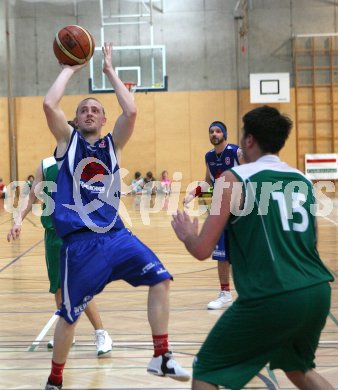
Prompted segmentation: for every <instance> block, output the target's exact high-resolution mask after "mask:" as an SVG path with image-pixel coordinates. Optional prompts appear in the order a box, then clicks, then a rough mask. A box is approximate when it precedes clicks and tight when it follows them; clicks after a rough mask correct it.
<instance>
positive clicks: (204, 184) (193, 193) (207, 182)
mask: <svg viewBox="0 0 338 390" xmlns="http://www.w3.org/2000/svg"><path fill="white" fill-rule="evenodd" d="M211 184H212V181H211V177H210V172H209V169H208V166H206V172H205V179H204V182H202V183H200V185H198V186H197V187H196V188H194V189H193V190H192V191H190V192H189V194H188V195H186V196H185V198H184V199H183V205H184V207H189V203H190V202H191V201H192V200H193V199H195V198H196V196H199V194H201V193H202V192H207V191H208V189H209V188H210V186H211Z"/></svg>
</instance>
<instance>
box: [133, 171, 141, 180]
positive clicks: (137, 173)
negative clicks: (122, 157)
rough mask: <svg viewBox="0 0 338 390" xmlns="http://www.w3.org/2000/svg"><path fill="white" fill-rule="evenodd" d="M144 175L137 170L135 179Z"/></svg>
mask: <svg viewBox="0 0 338 390" xmlns="http://www.w3.org/2000/svg"><path fill="white" fill-rule="evenodd" d="M141 176H142V175H141V172H139V171H136V172H135V175H134V177H135V179H138V178H139V177H141Z"/></svg>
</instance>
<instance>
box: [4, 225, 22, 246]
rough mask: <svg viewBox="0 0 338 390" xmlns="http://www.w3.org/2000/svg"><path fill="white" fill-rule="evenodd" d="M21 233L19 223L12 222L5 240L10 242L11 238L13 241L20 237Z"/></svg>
mask: <svg viewBox="0 0 338 390" xmlns="http://www.w3.org/2000/svg"><path fill="white" fill-rule="evenodd" d="M20 233H21V225H17V224H14V225H13V227H12V229H11V230H10V231H9V232H8V234H7V241H8V242H11V240H13V241H15V240H16V239H17V238H19V237H20Z"/></svg>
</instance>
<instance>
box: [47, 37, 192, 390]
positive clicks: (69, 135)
mask: <svg viewBox="0 0 338 390" xmlns="http://www.w3.org/2000/svg"><path fill="white" fill-rule="evenodd" d="M102 52H103V72H104V74H105V75H106V77H107V78H108V80H109V81H110V83H111V85H112V87H113V88H114V90H115V93H116V95H115V96H116V98H117V100H118V103H119V105H120V107H121V110H122V113H121V114H120V116H119V117H118V118H117V120H116V122H115V126H114V129H113V130H112V132H110V133H108V134H107V135H106V136H104V137H103V138H102V137H101V130H102V127H103V126H104V125H105V123H106V121H107V119H106V116H105V111H104V108H103V106H102V105H101V103H100V102H99V101H98V100H96V99H95V98H92V97H90V98H87V99H84V100H82V101H81V102H80V103H79V105H78V107H77V109H76V116H75V118H74V122H75V125H76V127H77V129H78V130H76V129H74V128H73V127H71V126H70V125H69V124H68V123H67V119H66V116H65V114H64V112H63V111H62V110H61V108H60V101H61V99H62V97H63V95H64V93H65V89H66V86H67V84H68V82H69V81H70V79H71V78H72V76H73V75H74V74H75V73H76V72H78V71H79V70H81V69H82V68H83V67H84V66H85V65H76V66H67V65H64V66H63V67H62V70H61V72H60V74H59V75H58V77H57V78H56V80H55V82H54V83H53V85H52V86H51V88H50V89H49V91H48V92H47V95H46V97H45V99H44V104H43V108H44V112H45V115H46V118H47V122H48V126H49V128H50V130H51V132H52V133H53V135H54V136H55V138H56V141H57V149H56V152H55V158H56V161H57V163H58V167H59V173H58V177H57V191H56V193H55V194H54V201H55V212H54V215H53V217H54V225H55V228H56V231H57V234H58V235H59V236H60V237H61V238H62V239H63V246H62V249H61V258H60V261H61V288H62V306H61V310H60V316H61V317H60V319H59V321H58V323H57V325H56V328H55V334H54V349H53V359H52V369H51V373H50V375H49V377H48V382H47V384H46V387H45V389H46V390H57V389H61V387H62V381H63V369H64V366H65V362H66V359H67V355H68V352H69V349H70V346H71V344H72V340H73V334H74V329H75V325H76V324H77V319H78V318H79V316H80V315H81V313H82V312H83V311H84V309H85V308H86V306H87V305H88V302H90V301H91V300H92V298H93V297H94V296H95V295H96V294H98V293H100V292H101V291H102V290H103V289H104V287H105V286H106V285H107V284H108V283H110V282H111V281H114V280H125V281H126V282H128V283H129V284H131V285H132V286H140V285H146V286H149V295H148V319H149V323H150V327H151V331H152V337H153V345H154V356H153V358H152V359H151V360H150V363H149V365H148V368H147V371H148V372H149V373H151V374H154V375H158V376H168V377H171V378H173V379H177V380H180V381H188V380H189V379H190V375H189V373H188V372H187V371H186V370H184V369H183V368H182V367H180V366H179V364H178V363H177V362H176V361H175V360H174V359H173V356H172V353H171V352H170V351H169V350H168V318H169V285H170V280H171V279H172V276H171V275H170V273H169V272H168V271H167V270H166V269H165V268H164V266H163V265H162V264H161V262H160V260H159V259H158V258H157V257H156V255H155V254H154V253H153V252H152V251H151V250H150V249H149V248H148V247H146V246H145V245H144V244H143V243H142V242H140V241H139V240H138V239H137V238H136V237H135V236H134V235H133V234H132V233H131V232H130V231H129V230H128V229H126V228H125V227H124V225H123V222H122V220H121V218H120V217H119V215H118V208H119V198H120V193H121V191H120V180H119V174H118V172H119V165H118V158H119V156H120V153H121V149H122V148H123V146H124V145H125V144H126V143H127V141H128V140H129V138H130V136H131V135H132V132H133V128H134V123H135V119H136V106H135V103H134V99H133V96H132V95H131V94H130V92H129V91H128V90H127V88H126V87H125V86H124V84H123V83H122V81H121V80H120V79H119V78H118V76H117V74H116V73H115V71H114V69H113V67H112V44H106V43H105V45H104V47H103V48H102Z"/></svg>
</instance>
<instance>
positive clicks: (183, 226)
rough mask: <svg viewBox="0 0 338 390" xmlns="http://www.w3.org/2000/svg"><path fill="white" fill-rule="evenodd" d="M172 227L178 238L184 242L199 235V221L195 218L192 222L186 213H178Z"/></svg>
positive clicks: (174, 216)
mask: <svg viewBox="0 0 338 390" xmlns="http://www.w3.org/2000/svg"><path fill="white" fill-rule="evenodd" d="M171 226H172V227H173V229H174V231H175V233H176V236H177V238H178V239H179V240H181V241H183V242H185V241H186V240H187V238H188V237H191V236H197V233H198V219H197V218H196V217H195V218H194V219H193V220H191V219H190V217H189V215H188V214H187V213H186V212H185V211H184V212H183V213H181V212H180V211H177V214H176V215H173V220H172V221H171Z"/></svg>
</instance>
